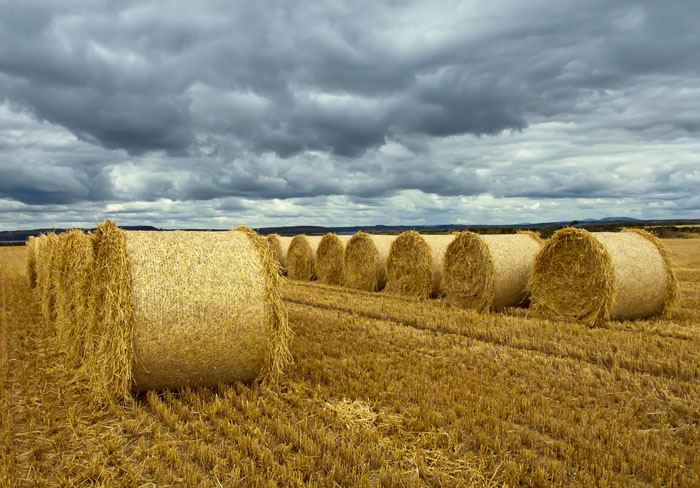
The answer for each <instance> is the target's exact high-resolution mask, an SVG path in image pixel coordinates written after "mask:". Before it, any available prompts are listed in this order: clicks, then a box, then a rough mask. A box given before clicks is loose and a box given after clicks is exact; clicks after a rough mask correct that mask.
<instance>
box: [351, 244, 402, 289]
mask: <svg viewBox="0 0 700 488" xmlns="http://www.w3.org/2000/svg"><path fill="white" fill-rule="evenodd" d="M394 239H396V236H393V235H378V234H367V233H366V232H358V233H357V234H355V235H354V236H352V237H351V238H350V240H348V243H347V244H346V245H345V258H344V263H343V281H344V283H345V286H347V287H349V288H356V289H358V290H365V291H379V290H381V289H383V288H384V286H386V258H387V256H388V255H389V248H390V247H391V243H392V242H393V241H394Z"/></svg>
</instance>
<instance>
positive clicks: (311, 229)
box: [0, 217, 700, 243]
mask: <svg viewBox="0 0 700 488" xmlns="http://www.w3.org/2000/svg"><path fill="white" fill-rule="evenodd" d="M569 225H571V226H574V227H586V228H595V229H597V228H601V227H611V228H616V227H623V226H633V227H642V226H683V225H700V219H675V220H640V219H634V218H630V217H606V218H604V219H583V220H567V221H557V222H540V223H530V222H523V223H519V224H505V225H486V224H481V225H457V224H436V225H357V226H347V227H323V226H318V225H291V226H284V227H260V228H256V229H255V230H256V231H257V232H259V233H260V234H263V235H268V234H281V235H296V234H311V235H313V234H316V235H322V234H326V233H328V232H335V233H336V234H355V233H356V232H360V231H364V232H369V233H400V232H404V231H406V230H417V231H420V232H449V231H453V230H465V229H469V230H475V231H481V232H483V233H489V232H497V230H498V229H502V230H509V231H510V232H514V231H515V229H548V230H549V231H550V232H547V234H550V233H551V231H552V229H558V228H561V227H566V226H569ZM122 228H123V229H125V230H151V231H169V230H174V229H160V228H158V227H153V226H150V225H131V226H130V225H126V226H123V227H122ZM66 230H68V229H32V230H13V231H0V243H21V242H25V241H26V240H27V239H28V238H29V236H38V235H39V234H42V233H46V232H56V233H61V232H65V231H66ZM83 230H85V231H92V230H94V228H91V229H83ZM182 230H199V231H201V230H211V231H225V230H228V229H182Z"/></svg>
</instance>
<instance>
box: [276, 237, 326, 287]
mask: <svg viewBox="0 0 700 488" xmlns="http://www.w3.org/2000/svg"><path fill="white" fill-rule="evenodd" d="M320 241H321V237H320V236H305V235H303V234H299V235H297V236H294V238H293V239H292V241H291V243H290V244H289V248H288V249H287V256H286V259H285V264H286V267H287V277H288V278H289V279H291V280H300V281H310V280H312V279H314V278H315V277H316V269H315V268H316V260H315V255H316V247H317V246H318V243H319V242H320Z"/></svg>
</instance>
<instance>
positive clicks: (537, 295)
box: [528, 228, 678, 325]
mask: <svg viewBox="0 0 700 488" xmlns="http://www.w3.org/2000/svg"><path fill="white" fill-rule="evenodd" d="M528 286H529V289H530V294H531V301H532V306H531V309H532V311H533V312H534V313H536V314H539V315H542V316H545V317H548V318H553V319H561V320H578V321H582V322H585V323H587V324H589V325H596V324H598V323H600V322H603V321H605V320H609V319H636V318H643V317H649V316H652V315H657V314H660V313H663V312H665V311H667V310H668V309H669V308H670V307H671V306H672V305H674V304H675V303H677V300H678V283H677V281H676V277H675V274H674V272H673V270H672V269H671V265H670V260H669V257H668V254H667V252H666V250H665V248H664V246H663V244H662V243H661V241H660V240H659V239H657V238H656V237H654V236H653V235H652V234H650V233H648V232H645V231H642V230H636V229H635V230H628V231H623V232H619V233H616V232H596V233H590V232H588V231H585V230H583V229H575V228H566V229H562V230H560V231H558V232H557V233H556V234H554V236H553V237H552V238H551V239H550V240H549V241H548V242H547V243H546V244H545V245H544V246H543V247H542V250H541V251H540V252H539V253H538V255H537V257H536V259H535V263H534V267H533V271H532V276H531V278H530V282H529V285H528Z"/></svg>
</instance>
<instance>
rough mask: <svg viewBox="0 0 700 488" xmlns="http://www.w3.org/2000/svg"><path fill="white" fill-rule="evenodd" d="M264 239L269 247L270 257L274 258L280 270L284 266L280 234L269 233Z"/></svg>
mask: <svg viewBox="0 0 700 488" xmlns="http://www.w3.org/2000/svg"><path fill="white" fill-rule="evenodd" d="M265 241H266V242H267V246H268V247H269V248H270V252H271V253H272V258H273V259H274V261H275V263H277V266H279V268H280V270H282V268H283V267H284V251H282V241H281V240H280V236H279V235H278V234H270V235H269V236H267V237H265Z"/></svg>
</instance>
